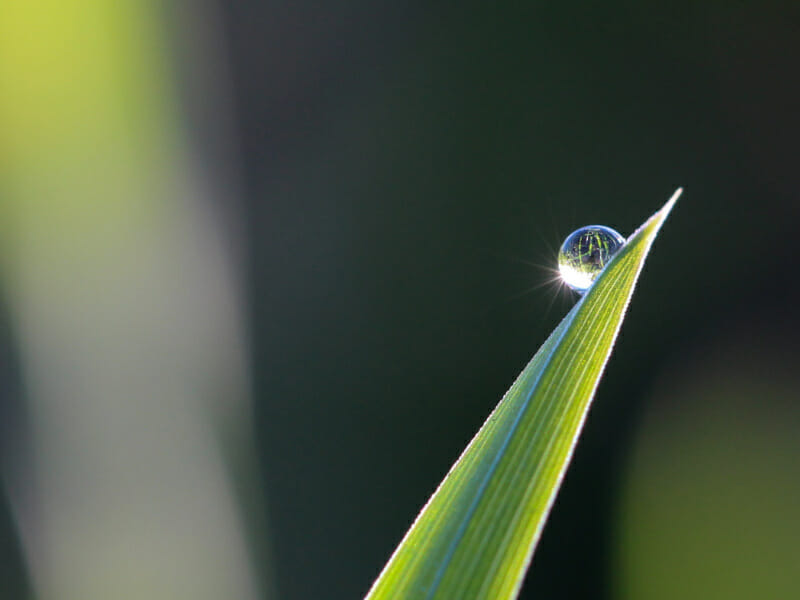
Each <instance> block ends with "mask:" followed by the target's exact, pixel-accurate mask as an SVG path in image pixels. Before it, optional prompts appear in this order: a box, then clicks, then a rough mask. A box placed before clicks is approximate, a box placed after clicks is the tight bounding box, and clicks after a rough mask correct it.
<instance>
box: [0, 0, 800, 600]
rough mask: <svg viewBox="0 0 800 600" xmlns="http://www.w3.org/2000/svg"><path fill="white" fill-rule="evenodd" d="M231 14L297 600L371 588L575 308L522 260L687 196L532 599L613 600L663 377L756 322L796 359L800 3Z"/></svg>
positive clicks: (278, 532)
mask: <svg viewBox="0 0 800 600" xmlns="http://www.w3.org/2000/svg"><path fill="white" fill-rule="evenodd" d="M219 6H220V9H221V11H222V15H223V17H224V31H225V35H226V38H227V43H228V51H229V58H230V62H231V74H232V82H233V94H234V98H235V107H236V113H237V116H236V118H237V128H238V136H239V142H240V148H239V150H240V153H241V158H242V164H243V175H244V181H245V192H246V198H247V200H246V204H245V206H244V216H245V219H246V224H247V233H248V245H249V256H248V269H249V282H250V308H251V319H252V321H251V324H252V330H251V336H252V338H251V341H252V347H253V352H254V365H255V373H256V377H255V380H254V382H253V385H254V390H255V394H256V398H257V431H258V437H259V444H260V450H261V455H262V459H263V475H264V481H265V485H266V490H267V494H268V503H269V518H270V527H271V531H272V535H273V538H272V546H273V554H274V560H275V571H276V576H277V585H278V588H279V590H280V592H281V598H285V599H286V600H301V599H302V600H306V599H309V600H310V599H322V598H331V599H339V598H341V599H345V598H359V597H361V596H363V594H364V593H365V592H366V591H367V589H368V587H369V585H370V584H371V582H372V580H373V579H374V577H375V576H376V575H377V573H378V572H379V570H380V568H381V567H382V565H383V564H384V563H385V561H386V559H387V558H388V556H389V554H390V553H391V551H392V550H393V549H394V547H395V545H396V544H397V542H398V541H399V539H400V537H401V536H402V534H403V533H404V532H405V530H406V528H407V527H408V525H409V524H410V522H411V520H412V519H413V517H414V516H415V515H416V513H417V511H418V510H419V508H420V507H421V506H422V504H423V503H424V502H425V501H426V499H427V498H428V496H429V495H430V493H431V492H432V491H433V490H434V488H435V486H436V485H437V484H438V482H439V481H440V480H441V478H442V477H443V475H444V474H445V472H446V471H447V469H448V468H449V467H450V465H451V464H452V462H453V461H454V460H455V459H456V458H457V456H458V455H459V453H460V451H461V449H462V448H463V447H464V445H465V444H466V443H467V441H468V440H469V439H470V438H471V436H472V435H473V434H474V432H475V431H476V430H477V428H478V427H479V425H480V424H481V422H482V421H483V419H484V418H485V417H486V416H487V415H488V413H489V411H490V410H491V408H492V407H493V406H494V405H495V403H496V402H497V401H498V400H499V399H500V397H501V396H502V394H503V393H504V392H505V390H506V389H507V388H508V386H509V385H510V384H511V382H512V381H513V380H514V378H515V377H516V375H517V374H518V372H519V371H520V370H521V368H522V367H523V365H524V364H525V363H526V362H527V360H528V359H529V358H530V357H531V356H532V354H533V353H534V352H535V351H536V349H537V348H538V346H539V345H540V344H541V342H542V341H543V340H544V339H545V337H546V336H547V334H548V333H549V331H550V330H551V329H552V328H553V327H554V325H555V324H556V323H557V322H558V320H559V319H560V318H561V316H563V314H565V312H566V310H567V308H568V306H569V305H570V303H571V300H570V298H569V294H566V293H565V292H564V291H560V290H559V289H558V286H555V285H552V286H544V287H540V288H538V289H535V290H533V291H531V292H530V293H528V294H525V295H522V296H519V293H520V292H522V291H524V290H526V289H528V288H531V287H533V286H536V285H538V284H541V283H542V282H544V281H546V280H547V278H548V277H550V275H551V274H550V273H549V272H547V271H546V270H543V269H541V268H536V267H533V266H531V265H529V264H526V263H525V262H524V261H531V262H533V263H537V264H541V265H544V266H545V267H553V266H554V264H555V249H556V248H557V247H558V245H559V244H560V242H561V240H562V239H563V237H564V236H566V235H567V234H568V233H569V232H570V231H572V230H573V229H575V228H577V227H579V226H582V225H586V224H590V223H599V224H604V225H609V226H612V227H614V228H616V229H618V230H619V231H620V232H622V233H623V235H627V234H629V233H630V232H631V231H632V230H633V229H634V228H635V227H637V226H638V225H639V224H640V223H641V222H643V221H644V220H645V218H647V217H648V216H649V215H650V214H651V213H653V212H654V211H655V210H656V209H658V208H659V207H660V206H661V205H662V204H663V202H665V201H666V200H667V198H668V197H669V196H670V195H671V193H672V192H673V191H674V189H675V188H676V187H678V186H683V187H684V188H685V193H684V197H683V198H682V199H681V201H680V203H679V204H678V205H677V207H676V209H675V211H674V212H673V215H672V217H671V218H670V220H669V221H668V222H667V224H666V225H665V227H664V229H663V231H662V234H661V237H660V238H659V239H658V240H657V242H656V244H655V247H654V250H653V253H652V255H651V257H650V259H649V260H648V263H647V266H646V268H645V270H644V273H643V276H642V279H641V281H640V286H639V288H638V289H637V292H636V294H635V296H634V300H633V303H632V305H631V309H630V312H629V315H628V318H627V320H626V322H625V324H624V326H623V329H622V334H621V337H620V339H619V343H618V346H617V348H616V350H615V354H614V356H613V358H612V359H611V361H610V363H609V365H608V372H607V376H606V377H605V379H604V381H603V383H602V384H601V386H600V388H599V390H598V394H597V398H596V404H595V405H594V407H593V409H592V412H591V415H590V417H589V419H588V422H587V427H586V429H585V431H584V435H583V436H582V439H581V442H580V444H579V446H578V450H577V453H576V455H575V457H574V462H573V465H572V467H571V468H570V470H569V473H568V475H567V477H566V480H565V485H564V487H563V489H562V492H561V494H560V496H559V498H558V500H557V502H556V505H555V509H554V511H553V514H552V518H551V520H550V522H549V523H548V525H547V527H546V529H545V533H544V536H543V538H542V541H541V544H540V547H539V549H538V550H537V553H536V555H535V558H534V561H533V566H532V569H531V571H530V574H529V576H528V578H527V580H526V584H525V588H524V591H523V597H529V598H534V597H535V598H540V599H541V598H607V597H611V590H612V589H613V583H614V582H613V578H614V577H615V575H614V569H613V558H612V550H613V548H612V544H613V539H614V535H613V514H614V507H615V505H616V504H615V503H616V501H617V499H618V495H619V485H620V482H621V479H622V475H621V474H622V472H623V467H624V465H625V457H626V456H627V455H628V454H629V451H630V448H631V444H632V441H633V439H634V436H635V433H636V431H637V427H638V426H639V424H640V417H641V415H642V414H643V411H644V410H645V409H646V406H647V401H648V396H649V395H650V393H651V392H652V390H653V388H654V386H655V385H656V377H657V376H658V375H659V373H661V370H662V369H661V366H662V365H663V364H664V363H665V362H670V363H672V364H678V365H681V364H683V362H682V361H684V362H686V364H687V368H689V367H690V365H689V363H690V362H691V361H690V360H689V359H684V357H693V356H696V355H697V354H698V353H702V352H701V350H700V349H702V348H703V347H704V345H705V344H707V343H709V342H708V340H711V339H715V337H716V336H718V335H719V334H721V333H724V332H726V331H728V330H729V329H730V328H733V327H736V326H739V325H741V324H743V323H744V324H752V327H754V328H756V329H758V328H760V327H767V325H764V323H765V322H766V323H769V326H770V327H772V328H776V329H778V330H780V331H781V332H782V337H780V339H779V340H778V341H770V342H769V344H768V345H772V346H774V348H777V351H782V350H781V348H783V346H782V345H783V344H785V340H789V341H790V342H791V341H794V340H796V338H797V334H798V333H800V327H798V320H797V317H796V313H797V311H796V306H797V298H798V295H797V291H798V290H797V275H798V243H797V231H798V224H797V223H798V217H800V199H799V198H798V194H799V193H800V171H798V167H797V163H798V149H797V148H798V139H800V126H799V125H800V123H799V122H798V121H799V120H800V117H799V116H798V101H800V84H799V83H798V76H797V65H798V61H799V60H800V28H798V23H800V19H799V18H800V10H799V9H798V6H799V5H798V4H797V3H794V2H784V3H780V2H754V1H742V2H723V1H721V0H720V1H715V2H712V1H709V2H675V1H669V2H667V1H661V2H634V1H630V2H579V3H556V2H550V3H544V2H519V3H515V2H509V3H499V4H491V3H470V2H465V3H452V4H446V3H437V2H432V3H423V2H388V3H372V2H366V1H362V2H344V3H343V2H327V3H314V2H309V1H307V0H302V1H299V2H288V3H261V2H242V1H238V2H231V3H219ZM178 26H180V24H178ZM795 343H796V342H795ZM766 350H768V349H765V348H753V353H754V354H758V353H760V352H762V351H766ZM765 377H768V374H765ZM6 519H7V517H6ZM4 527H7V525H4ZM5 537H6V536H4V538H5ZM5 551H6V552H10V555H9V556H10V558H6V559H4V560H3V564H4V568H6V570H7V572H12V573H18V572H19V571H18V568H17V567H14V565H18V564H19V563H20V561H19V559H18V558H16V557H15V555H14V553H13V552H12V551H11V550H5ZM534 590H535V593H534Z"/></svg>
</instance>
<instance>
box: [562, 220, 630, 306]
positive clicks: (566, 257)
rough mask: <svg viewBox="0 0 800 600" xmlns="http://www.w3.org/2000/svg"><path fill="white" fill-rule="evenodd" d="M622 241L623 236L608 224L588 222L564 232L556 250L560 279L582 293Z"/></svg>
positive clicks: (623, 242) (617, 250)
mask: <svg viewBox="0 0 800 600" xmlns="http://www.w3.org/2000/svg"><path fill="white" fill-rule="evenodd" d="M624 245H625V238H624V237H622V236H621V235H620V234H619V233H617V232H616V231H614V230H613V229H611V228H610V227H605V226H603V225H588V226H586V227H581V228H580V229H576V230H575V231H573V232H572V233H570V234H569V235H568V236H567V239H566V240H564V243H563V244H561V250H559V252H558V271H559V273H560V274H561V279H563V280H564V283H566V284H567V285H568V286H569V287H571V288H572V289H573V290H575V291H576V292H579V293H581V294H582V293H583V292H585V291H586V290H588V289H589V287H590V286H591V285H592V283H593V282H594V280H595V279H596V278H597V276H598V275H599V274H600V272H601V271H602V270H603V268H604V267H605V266H606V264H608V261H610V260H611V257H612V256H614V255H615V254H616V253H617V252H619V250H620V248H622V247H623V246H624Z"/></svg>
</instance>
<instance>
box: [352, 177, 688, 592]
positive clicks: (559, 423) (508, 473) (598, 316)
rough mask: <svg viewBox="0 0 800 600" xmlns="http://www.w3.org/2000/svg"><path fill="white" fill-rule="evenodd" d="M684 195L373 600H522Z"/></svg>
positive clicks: (626, 251)
mask: <svg viewBox="0 0 800 600" xmlns="http://www.w3.org/2000/svg"><path fill="white" fill-rule="evenodd" d="M680 193H681V190H680V189H679V190H677V191H676V192H675V194H674V195H673V196H672V198H671V199H670V200H669V201H668V202H667V203H666V204H665V205H664V207H663V208H662V209H661V210H660V211H658V212H657V213H656V214H654V215H653V216H652V217H650V219H648V220H647V222H645V223H644V225H642V226H641V227H640V228H639V229H638V230H637V231H636V232H635V233H634V234H633V235H632V236H631V237H630V239H629V240H628V242H627V243H626V245H625V246H624V247H623V248H622V249H621V250H620V251H619V253H618V254H617V255H616V256H615V257H614V258H613V259H612V260H611V262H610V263H609V264H608V265H607V266H606V268H605V269H604V270H603V272H602V273H601V274H600V275H599V277H598V278H597V280H596V281H595V283H594V284H593V285H592V287H591V288H590V289H589V291H588V292H587V293H586V294H585V295H584V296H583V297H582V298H581V300H580V301H579V302H578V303H577V304H576V305H575V306H574V307H573V308H572V310H571V311H570V312H569V313H568V314H567V316H566V317H565V318H564V319H563V320H562V321H561V323H560V324H559V325H558V327H556V329H555V330H554V331H553V333H552V334H551V335H550V337H549V338H548V339H547V341H545V343H544V344H543V345H542V347H541V348H540V349H539V351H538V352H537V353H536V355H535V356H534V357H533V359H532V360H531V362H530V363H528V365H527V366H526V367H525V369H524V370H523V371H522V373H521V374H520V376H519V377H518V378H517V380H516V381H515V382H514V384H513V385H512V386H511V389H509V391H508V392H507V393H506V395H505V396H504V397H503V399H502V400H501V401H500V404H498V406H497V408H496V409H495V410H494V412H492V414H491V415H490V416H489V418H488V419H487V421H486V423H484V425H483V427H481V429H480V431H478V433H477V435H476V436H475V437H474V438H473V439H472V441H471V442H470V444H469V445H468V446H467V448H466V450H464V452H463V454H462V455H461V457H460V458H459V459H458V461H457V462H456V464H455V465H454V466H453V468H452V469H451V470H450V472H449V473H448V474H447V477H445V479H444V481H443V482H442V483H441V485H440V486H439V488H438V489H437V490H436V492H435V493H434V494H433V496H432V497H431V499H430V500H429V501H428V503H427V504H426V505H425V507H424V508H423V509H422V512H421V513H420V515H419V516H418V517H417V519H416V521H415V522H414V524H413V525H412V526H411V529H410V530H409V531H408V533H407V534H406V536H405V538H403V540H402V542H401V543H400V545H399V546H398V548H397V550H396V551H395V553H394V554H393V555H392V557H391V559H390V560H389V562H388V564H387V565H386V567H385V568H384V570H383V571H382V572H381V574H380V576H379V577H378V579H377V581H376V582H375V584H374V585H373V586H372V589H371V590H370V592H369V594H368V595H367V600H400V599H409V600H410V599H413V600H433V599H447V600H452V599H456V598H457V599H459V600H470V599H477V598H491V599H493V600H495V599H507V598H515V597H516V595H517V593H518V591H519V587H520V585H521V583H522V579H523V576H524V574H525V571H526V569H527V567H528V564H529V563H530V560H531V556H532V555H533V550H534V548H535V546H536V542H537V541H538V539H539V536H540V534H541V532H542V528H543V526H544V523H545V521H546V520H547V515H548V513H549V512H550V507H551V506H552V504H553V500H554V499H555V496H556V494H557V493H558V488H559V487H560V485H561V480H562V479H563V477H564V472H565V471H566V468H567V466H568V464H569V461H570V458H571V456H572V452H573V450H574V448H575V444H576V443H577V440H578V436H579V434H580V431H581V428H582V426H583V422H584V419H585V418H586V413H587V412H588V409H589V406H590V404H591V401H592V397H593V396H594V391H595V389H596V387H597V383H598V382H599V380H600V377H601V375H602V373H603V369H604V367H605V364H606V361H607V360H608V357H609V355H610V354H611V350H612V348H613V346H614V341H615V340H616V337H617V333H618V332H619V328H620V325H621V324H622V320H623V317H624V316H625V311H626V309H627V306H628V302H629V301H630V298H631V295H632V293H633V288H634V286H635V285H636V280H637V279H638V277H639V273H640V272H641V269H642V266H643V265H644V261H645V258H646V257H647V253H648V252H649V250H650V246H651V245H652V243H653V240H654V239H655V237H656V235H657V234H658V230H659V229H660V227H661V225H662V223H663V222H664V220H665V219H666V217H667V215H668V214H669V212H670V210H671V209H672V206H673V204H674V203H675V201H676V200H677V198H678V196H679V195H680Z"/></svg>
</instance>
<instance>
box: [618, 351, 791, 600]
mask: <svg viewBox="0 0 800 600" xmlns="http://www.w3.org/2000/svg"><path fill="white" fill-rule="evenodd" d="M777 340H780V338H777ZM777 340H776V341H777ZM742 341H743V340H738V341H736V340H729V341H728V343H727V344H726V346H723V347H716V348H714V347H713V346H712V347H711V348H710V354H711V358H710V360H709V357H708V354H709V352H707V353H706V356H704V357H702V358H699V360H698V361H697V363H696V364H695V365H694V366H693V368H692V369H691V370H690V372H689V373H690V374H689V376H688V378H687V377H686V376H685V375H684V376H683V377H681V375H680V374H679V373H678V372H676V369H675V367H674V366H673V368H671V369H668V370H667V371H666V372H665V373H664V374H663V375H662V376H661V378H660V379H661V385H660V386H659V388H658V391H657V392H655V398H654V399H653V405H652V407H651V409H650V410H649V411H648V414H647V415H646V418H645V421H644V423H643V425H642V427H641V429H640V431H639V432H638V434H637V436H636V437H637V440H636V444H635V447H634V453H633V455H632V458H631V459H630V461H629V462H630V471H629V473H628V475H627V477H626V479H627V482H626V485H625V487H624V488H623V495H622V501H621V503H620V506H619V509H618V513H617V519H618V522H619V530H618V533H617V534H616V536H615V537H616V546H617V555H618V558H619V563H618V565H619V570H618V571H617V573H618V575H617V583H618V586H617V587H618V589H619V592H620V593H619V597H621V598H637V599H642V600H648V599H651V598H652V599H656V598H686V599H689V600H691V599H693V598H698V599H699V598H732V599H735V598H755V597H758V598H775V599H778V598H791V597H794V596H795V595H797V591H798V587H797V578H796V577H795V572H796V567H797V565H798V564H800V550H799V549H798V547H797V539H798V536H800V520H798V518H797V516H798V506H800V463H799V462H798V460H797V458H798V456H800V439H798V436H797V430H798V427H800V406H798V405H797V402H796V401H797V397H798V396H797V392H798V389H800V381H799V380H798V378H797V376H796V373H794V372H793V367H792V366H791V365H793V364H796V361H797V356H796V354H793V353H792V351H791V350H790V349H789V348H790V346H787V347H786V349H787V351H788V352H787V353H784V354H780V355H761V356H754V355H752V353H751V352H750V348H752V347H753V345H752V342H753V341H754V340H753V338H752V337H750V339H749V340H748V341H750V342H751V345H747V346H742V345H741V342H742ZM731 346H733V348H731ZM737 346H738V348H737ZM736 350H738V352H737V351H736ZM720 359H722V360H720Z"/></svg>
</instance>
